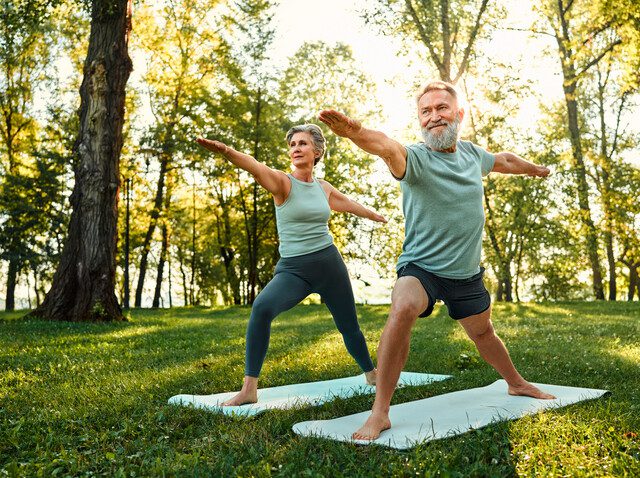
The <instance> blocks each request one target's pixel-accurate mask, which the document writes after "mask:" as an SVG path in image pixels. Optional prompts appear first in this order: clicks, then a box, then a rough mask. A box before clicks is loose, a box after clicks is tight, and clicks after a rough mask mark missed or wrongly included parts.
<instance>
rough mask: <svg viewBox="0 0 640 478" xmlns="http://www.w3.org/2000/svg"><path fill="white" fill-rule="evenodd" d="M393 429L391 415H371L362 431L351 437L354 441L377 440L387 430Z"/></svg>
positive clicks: (359, 430)
mask: <svg viewBox="0 0 640 478" xmlns="http://www.w3.org/2000/svg"><path fill="white" fill-rule="evenodd" d="M389 428H391V421H390V420H389V415H388V414H386V413H371V415H369V418H367V421H366V422H364V425H362V427H361V428H360V429H358V430H357V431H356V432H354V433H353V435H351V438H353V439H354V440H375V439H376V438H378V437H379V436H380V433H382V432H383V431H385V430H388V429H389Z"/></svg>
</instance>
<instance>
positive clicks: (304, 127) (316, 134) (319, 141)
mask: <svg viewBox="0 0 640 478" xmlns="http://www.w3.org/2000/svg"><path fill="white" fill-rule="evenodd" d="M296 133H309V134H310V135H311V140H312V141H313V149H315V150H316V151H317V152H318V153H320V155H319V156H318V157H317V158H316V161H315V163H313V164H318V161H320V159H322V156H324V148H325V146H324V145H325V143H326V140H325V139H324V135H323V134H322V130H321V129H320V128H319V127H318V125H315V124H312V123H309V124H299V125H296V126H294V127H292V128H291V129H290V130H289V131H287V136H285V139H286V141H287V144H289V143H290V142H291V138H293V135H294V134H296Z"/></svg>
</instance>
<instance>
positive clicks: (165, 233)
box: [151, 222, 169, 309]
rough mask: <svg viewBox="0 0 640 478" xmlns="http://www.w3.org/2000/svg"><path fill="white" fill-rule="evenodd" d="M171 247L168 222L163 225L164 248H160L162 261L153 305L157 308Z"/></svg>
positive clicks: (159, 263)
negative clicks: (165, 265)
mask: <svg viewBox="0 0 640 478" xmlns="http://www.w3.org/2000/svg"><path fill="white" fill-rule="evenodd" d="M168 247H169V231H168V229H167V224H166V222H165V223H164V224H163V225H162V248H161V250H160V261H159V262H158V275H157V276H156V290H155V292H154V294H153V302H152V304H151V307H153V308H154V309H157V308H158V307H159V306H160V294H161V293H162V275H163V274H164V264H165V262H166V260H167V249H168Z"/></svg>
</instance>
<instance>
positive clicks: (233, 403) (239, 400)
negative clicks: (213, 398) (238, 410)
mask: <svg viewBox="0 0 640 478" xmlns="http://www.w3.org/2000/svg"><path fill="white" fill-rule="evenodd" d="M257 401H258V391H257V390H256V391H255V392H253V393H251V392H245V391H244V390H240V392H238V394H237V395H235V396H234V397H232V398H230V399H229V400H227V401H226V402H222V406H223V407H237V406H238V405H246V404H247V403H256V402H257Z"/></svg>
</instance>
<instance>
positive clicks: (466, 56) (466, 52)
mask: <svg viewBox="0 0 640 478" xmlns="http://www.w3.org/2000/svg"><path fill="white" fill-rule="evenodd" d="M488 3H489V0H482V5H480V10H478V16H477V17H476V23H475V25H474V26H473V28H472V30H471V34H470V35H469V42H468V43H467V47H466V48H465V50H464V56H463V57H462V63H461V64H460V68H459V69H458V73H457V74H456V78H455V80H453V83H456V82H457V81H458V80H459V79H460V77H461V76H462V75H463V74H464V72H465V70H466V69H467V66H468V64H469V55H470V54H471V48H472V47H473V43H474V42H475V39H476V36H477V35H478V31H479V30H480V19H481V18H482V14H483V13H484V11H485V10H486V8H487V4H488Z"/></svg>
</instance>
